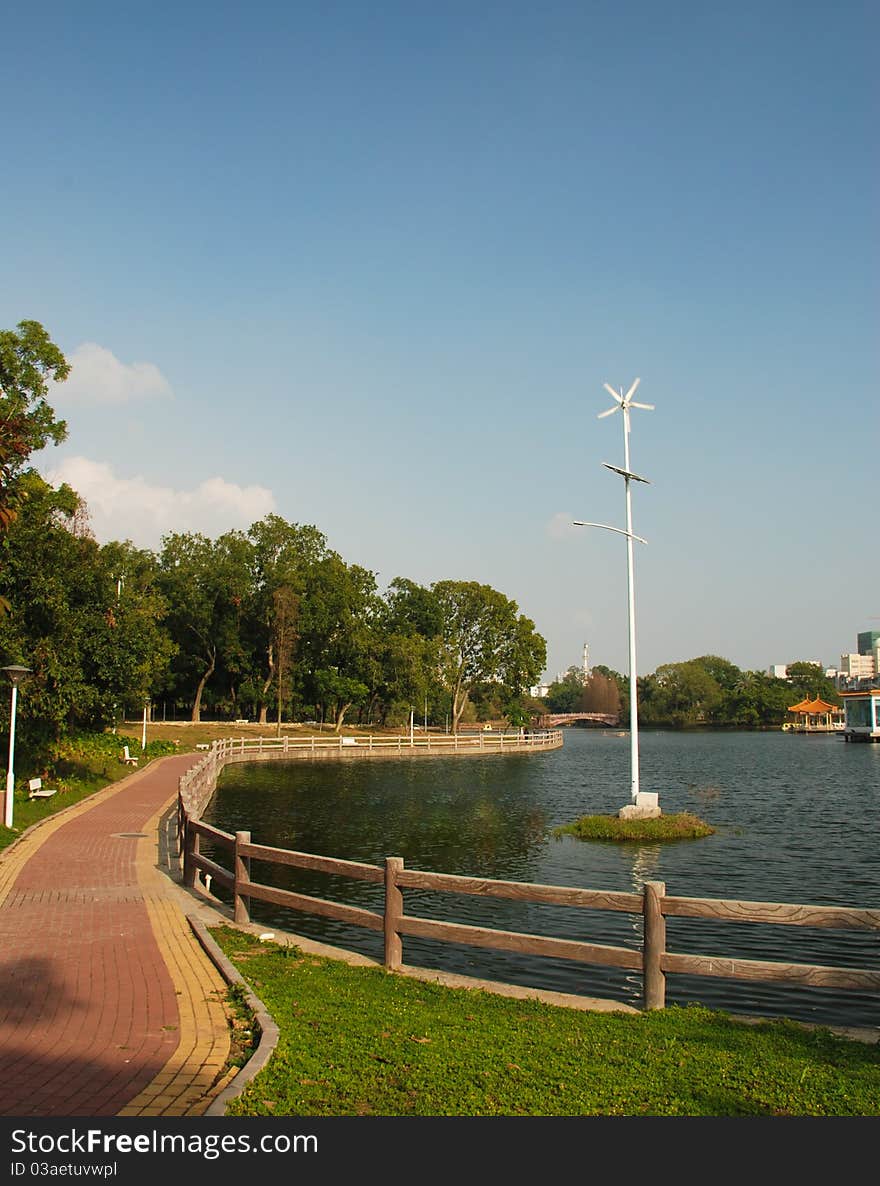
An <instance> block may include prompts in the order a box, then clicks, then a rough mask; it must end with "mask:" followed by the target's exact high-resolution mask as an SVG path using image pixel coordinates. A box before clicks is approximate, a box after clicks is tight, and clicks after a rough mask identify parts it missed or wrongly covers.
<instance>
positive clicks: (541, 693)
mask: <svg viewBox="0 0 880 1186" xmlns="http://www.w3.org/2000/svg"><path fill="white" fill-rule="evenodd" d="M529 695H530V696H531V697H532V699H533V700H543V699H544V698H545V697H546V696H549V695H550V685H549V684H535V686H534V687H533V688H529Z"/></svg>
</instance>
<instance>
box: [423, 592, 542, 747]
mask: <svg viewBox="0 0 880 1186" xmlns="http://www.w3.org/2000/svg"><path fill="white" fill-rule="evenodd" d="M431 589H432V590H433V592H434V595H435V597H436V598H437V602H438V604H439V607H440V611H441V625H440V635H439V660H440V672H441V678H442V680H443V682H444V684H445V687H446V690H447V692H448V694H449V696H450V700H451V709H452V713H451V715H452V731H453V733H457V732H458V724H459V721H460V720H461V717H462V714H463V712H464V710H465V707H466V705H467V703H468V698H469V696H470V693H471V690H472V689H473V688H474V687H475V685H477V684H479V683H484V682H487V681H492V680H496V681H498V682H499V683H500V684H502V685H503V686H504V688H505V689H506V691H507V692H508V693H509V694H510V695H511V696H516V695H519V694H520V693H522V691H523V690H524V688H527V687H528V686H529V685H531V684H533V683H535V682H536V680H537V678H538V676H539V675H540V673H541V672H542V671H543V669H544V664H545V663H546V661H547V644H546V642H545V640H544V639H543V638H542V637H541V635H540V634H538V633H537V632H536V631H535V625H534V623H533V622H531V621H530V620H529V619H528V618H525V617H523V616H522V615H519V614H518V612H517V610H518V607H517V604H516V602H515V601H511V600H510V599H509V598H507V597H505V596H504V594H503V593H499V592H498V591H497V590H495V589H492V588H491V587H490V586H489V585H481V584H478V583H477V582H476V581H438V582H436V583H435V584H433V585H432V586H431Z"/></svg>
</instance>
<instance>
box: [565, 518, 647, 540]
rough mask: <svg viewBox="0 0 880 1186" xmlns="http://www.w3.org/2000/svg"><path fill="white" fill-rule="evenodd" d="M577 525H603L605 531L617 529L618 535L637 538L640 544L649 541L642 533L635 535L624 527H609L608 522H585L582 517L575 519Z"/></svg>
mask: <svg viewBox="0 0 880 1186" xmlns="http://www.w3.org/2000/svg"><path fill="white" fill-rule="evenodd" d="M574 526H575V527H601V528H602V529H603V531H616V532H617V534H618V535H625V536H626V538H627V539H637V540H638V541H639V543H640V544H646V543H647V542H648V541H647V540H646V539H643V538H642V537H641V536H640V535H633V533H632V532H631V531H624V530H623V528H622V527H609V526H608V524H607V523H585V522H584V521H583V520H581V519H575V520H574Z"/></svg>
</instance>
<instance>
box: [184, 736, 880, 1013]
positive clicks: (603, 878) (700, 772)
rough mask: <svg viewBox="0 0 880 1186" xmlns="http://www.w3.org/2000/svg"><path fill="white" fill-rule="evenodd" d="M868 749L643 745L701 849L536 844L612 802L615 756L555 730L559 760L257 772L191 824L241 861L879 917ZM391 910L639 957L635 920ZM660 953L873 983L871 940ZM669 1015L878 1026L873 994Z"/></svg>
mask: <svg viewBox="0 0 880 1186" xmlns="http://www.w3.org/2000/svg"><path fill="white" fill-rule="evenodd" d="M878 757H880V746H867V745H865V746H855V745H844V744H843V743H842V742H840V740H839V739H837V738H821V739H804V738H798V737H790V736H788V735H786V734H782V733H773V734H770V733H767V734H745V733H707V734H698V735H697V734H675V733H656V732H648V731H646V732H645V733H644V735H643V737H642V776H643V785H644V786H645V788H646V789H655V788H656V789H659V790H660V791H661V802H662V805H663V807H664V809H665V810H666V811H670V812H671V811H680V810H688V811H695V812H696V813H697V814H699V815H701V816H702V817H703V818H705V819H707V820H708V821H709V822H710V823H711V824H712V825H713V826H714V827H715V828H716V834H715V835H714V836H710V837H706V838H705V839H702V840H698V841H690V842H678V843H675V844H669V845H641V846H630V845H626V846H618V845H611V844H590V843H583V842H580V841H577V840H575V839H573V838H572V837H570V836H566V837H561V838H554V837H553V836H552V831H553V829H554V828H555V827H556V826H558V825H559V824H562V823H567V822H569V821H570V820H572V819H574V818H576V817H577V816H578V815H583V814H586V813H592V812H615V811H617V809H618V808H619V806H620V804H621V802H622V801H623V799H624V798H625V789H626V788H628V749H627V747H626V746H621V744H620V741H619V740H618V739H617V738H615V737H614V736H609V735H604V736H603V735H602V734H601V733H590V732H587V731H578V730H570V731H569V732H568V733H567V734H566V744H565V746H564V748H563V749H562V750H556V751H553V752H550V753H547V754H540V755H533V756H528V757H522V756H516V755H509V756H504V757H500V756H497V755H493V756H491V757H487V758H485V759H467V760H465V759H451V760H443V759H437V760H425V759H421V760H402V761H393V760H392V761H388V762H365V763H363V764H359V763H345V764H342V763H340V764H338V765H337V764H334V763H315V764H307V763H289V764H278V763H265V764H254V765H252V766H244V765H243V766H238V765H236V766H231V767H228V768H227V770H226V771H225V772H224V775H223V778H222V780H221V784H220V788H219V789H218V793H217V795H216V796H215V799H214V801H213V803H212V804H211V807H210V809H209V811H208V812H207V813H206V815H207V818H209V820H210V822H212V823H215V824H217V825H218V826H220V827H222V828H224V829H226V830H227V831H235V830H237V829H242V828H244V829H249V830H250V831H251V832H252V835H253V839H254V841H255V842H256V843H262V844H270V845H277V846H279V847H284V848H295V849H301V850H304V851H307V852H314V853H320V854H325V855H330V856H337V857H343V858H348V859H352V860H359V861H367V862H370V863H375V864H381V863H382V862H383V860H384V858H385V857H386V856H401V857H403V858H404V860H405V862H406V864H407V866H408V867H410V868H420V869H430V870H436V871H439V872H447V873H460V874H464V875H469V876H475V877H490V878H497V879H502V880H513V881H533V882H540V883H544V884H549V885H574V886H582V887H585V888H590V889H617V890H626V891H629V892H632V891H635V892H639V893H640V892H641V889H642V887H643V885H644V883H645V882H646V881H663V882H665V883H666V887H667V893H669V894H674V895H679V896H691V897H717V898H744V899H747V900H764V901H781V902H785V901H788V902H815V903H827V904H831V905H835V904H836V905H853V906H863V907H864V906H868V907H870V906H873V907H877V906H878V904H880V862H878V857H877V850H876V837H877V835H878V825H880V792H878V787H880V779H878V773H880V762H878ZM254 876H261V877H265V879H266V880H271V883H272V884H274V885H279V886H283V887H284V888H289V889H294V890H297V891H298V892H302V893H309V894H314V895H316V896H325V897H331V898H336V899H337V900H339V901H345V902H349V903H351V904H353V905H359V906H365V907H367V908H369V909H374V910H375V909H378V910H381V901H382V894H381V887H377V886H371V885H368V884H366V883H364V882H354V881H349V880H347V879H343V878H331V877H328V876H327V875H324V874H318V873H314V872H306V871H299V870H293V869H286V868H284V867H278V866H275V867H272V868H271V870H263V871H260V872H259V873H258V871H257V868H256V863H255V869H254ZM405 900H406V910H407V912H408V913H410V914H419V915H423V916H424V917H432V918H447V919H455V920H456V921H460V922H464V923H470V924H472V925H477V926H479V925H483V926H490V927H495V928H499V929H505V930H513V931H527V932H530V933H537V934H548V935H556V936H559V937H562V938H577V939H586V940H590V941H594V942H600V943H611V944H618V945H621V946H628V947H632V946H638V945H640V943H641V922H640V918H639V916H630V915H628V914H621V913H618V912H610V911H608V912H606V911H594V910H591V911H585V910H580V909H573V908H569V907H549V906H536V905H528V904H524V903H515V902H503V901H498V900H489V899H483V898H474V897H470V896H462V895H449V894H436V893H431V894H429V893H422V892H419V893H415V892H411V891H408V892H407V894H406V898H405ZM254 917H255V919H256V920H257V921H259V922H265V923H267V924H270V925H274V926H277V927H286V928H287V929H290V930H294V931H299V933H301V934H305V935H308V936H310V937H312V938H316V939H322V940H324V941H326V942H330V943H337V944H339V945H341V946H345V947H350V948H352V949H353V950H358V951H363V952H364V953H365V954H369V955H372V956H373V957H375V958H380V957H381V939H380V938H379V937H378V936H376V935H374V934H372V933H368V932H364V931H361V930H359V929H358V928H353V927H349V926H347V925H346V924H341V923H337V922H334V921H332V920H326V919H316V918H311V917H309V916H306V915H301V914H295V915H290V914H289V913H286V912H279V911H278V910H277V909H276V908H274V907H269V906H259V905H255V909H254ZM667 936H668V942H669V948H670V950H676V951H691V952H696V953H699V954H712V955H718V956H721V955H740V956H743V957H746V958H753V959H783V960H790V961H791V962H799V963H819V964H841V965H844V966H862V967H874V968H877V967H878V966H880V952H878V943H877V937H876V934H871V933H870V932H843V931H831V930H819V929H808V928H802V927H757V926H754V925H749V924H731V923H717V922H704V921H702V920H690V919H670V920H668V926H667ZM404 958H405V960H406V961H407V962H408V963H412V964H422V965H424V966H430V967H440V968H445V969H448V970H450V971H457V972H463V973H465V974H469V975H476V976H483V977H487V978H491V979H500V980H512V981H515V982H517V983H523V984H532V985H535V986H537V987H546V988H552V989H556V990H558V991H563V992H578V993H587V994H589V995H597V996H608V997H612V998H614V999H618V1000H626V1001H637V998H638V994H639V992H640V988H641V982H640V978H635V979H634V978H632V977H628V976H626V975H625V974H623V973H619V972H616V971H614V970H610V969H598V968H591V967H588V966H585V965H580V964H574V963H570V962H568V961H561V960H545V959H537V958H534V957H523V956H518V955H516V954H514V953H501V952H489V951H481V950H479V949H471V948H463V947H453V946H450V945H447V944H438V943H431V942H428V941H422V940H405V943H404ZM668 999H669V1001H670V1002H671V1003H686V1002H688V1001H705V1002H706V1003H708V1004H711V1005H713V1006H714V1007H717V1008H729V1009H731V1010H732V1011H734V1012H761V1013H767V1014H779V1013H783V1014H788V1015H790V1016H796V1017H798V1016H799V1017H803V1018H805V1019H807V1020H822V1021H826V1022H828V1023H836V1024H851V1025H872V1024H877V1016H878V1010H877V1005H878V999H877V997H876V995H874V996H871V995H869V994H857V993H844V992H831V991H819V990H805V989H798V988H789V987H786V986H780V985H767V986H764V985H755V984H739V983H736V982H728V981H721V980H714V979H709V978H704V977H684V976H676V977H670V978H669V982H668Z"/></svg>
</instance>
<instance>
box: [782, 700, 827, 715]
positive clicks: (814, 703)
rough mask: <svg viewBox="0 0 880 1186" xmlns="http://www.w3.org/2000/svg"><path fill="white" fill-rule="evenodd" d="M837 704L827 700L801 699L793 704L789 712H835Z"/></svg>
mask: <svg viewBox="0 0 880 1186" xmlns="http://www.w3.org/2000/svg"><path fill="white" fill-rule="evenodd" d="M835 707H836V705H834V704H828V703H827V702H826V701H825V700H819V699H818V698H817V699H816V700H801V701H800V702H799V703H798V704H793V705H792V706H791V708H790V709H789V710H788V711H789V712H834V709H835Z"/></svg>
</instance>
